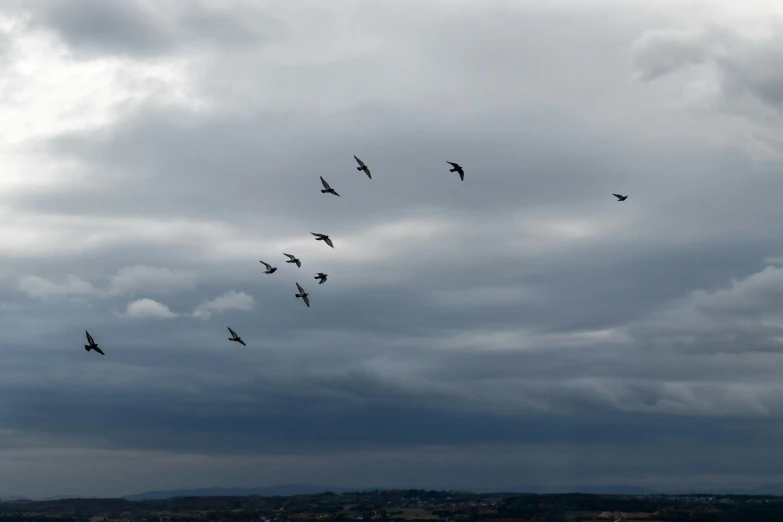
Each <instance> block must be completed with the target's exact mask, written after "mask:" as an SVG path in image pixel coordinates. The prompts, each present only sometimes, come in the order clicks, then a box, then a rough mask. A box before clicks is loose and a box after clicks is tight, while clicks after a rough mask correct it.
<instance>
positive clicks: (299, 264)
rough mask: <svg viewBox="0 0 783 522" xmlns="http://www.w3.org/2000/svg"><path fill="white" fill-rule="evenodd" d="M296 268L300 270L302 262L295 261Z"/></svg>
mask: <svg viewBox="0 0 783 522" xmlns="http://www.w3.org/2000/svg"><path fill="white" fill-rule="evenodd" d="M296 266H297V268H302V262H301V261H299V260H298V259H297V260H296Z"/></svg>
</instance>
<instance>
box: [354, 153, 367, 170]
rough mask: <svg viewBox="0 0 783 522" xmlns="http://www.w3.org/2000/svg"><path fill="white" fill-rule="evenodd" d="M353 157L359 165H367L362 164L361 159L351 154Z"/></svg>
mask: <svg viewBox="0 0 783 522" xmlns="http://www.w3.org/2000/svg"><path fill="white" fill-rule="evenodd" d="M353 157H354V159H355V160H356V163H358V164H359V166H360V167H366V166H367V165H365V164H364V162H363V161H362V160H360V159H359V158H357V157H356V154H354V155H353Z"/></svg>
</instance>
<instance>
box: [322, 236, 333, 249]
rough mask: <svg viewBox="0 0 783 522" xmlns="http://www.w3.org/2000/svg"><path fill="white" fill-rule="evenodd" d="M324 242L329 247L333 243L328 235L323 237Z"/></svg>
mask: <svg viewBox="0 0 783 522" xmlns="http://www.w3.org/2000/svg"><path fill="white" fill-rule="evenodd" d="M324 243H326V244H327V245H329V246H330V247H332V248H334V243H332V240H331V239H329V236H326V237H324Z"/></svg>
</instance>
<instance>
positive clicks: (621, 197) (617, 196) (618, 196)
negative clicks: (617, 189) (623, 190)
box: [612, 194, 623, 199]
mask: <svg viewBox="0 0 783 522" xmlns="http://www.w3.org/2000/svg"><path fill="white" fill-rule="evenodd" d="M612 196H614V197H616V198H617V199H623V196H621V195H620V194H612Z"/></svg>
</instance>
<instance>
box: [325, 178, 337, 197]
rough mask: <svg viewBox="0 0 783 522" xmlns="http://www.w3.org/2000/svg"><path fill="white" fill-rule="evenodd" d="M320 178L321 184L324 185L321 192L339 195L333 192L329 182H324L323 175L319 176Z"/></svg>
mask: <svg viewBox="0 0 783 522" xmlns="http://www.w3.org/2000/svg"><path fill="white" fill-rule="evenodd" d="M320 178H321V184H322V185H323V186H324V188H323V190H322V191H321V193H323V194H326V193H329V194H334V195H335V196H339V195H340V194H338V193H337V192H335V190H334V189H333V188H332V187H330V186H329V184H328V183H327V182H326V180H325V179H324V177H323V176H320Z"/></svg>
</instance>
